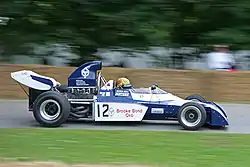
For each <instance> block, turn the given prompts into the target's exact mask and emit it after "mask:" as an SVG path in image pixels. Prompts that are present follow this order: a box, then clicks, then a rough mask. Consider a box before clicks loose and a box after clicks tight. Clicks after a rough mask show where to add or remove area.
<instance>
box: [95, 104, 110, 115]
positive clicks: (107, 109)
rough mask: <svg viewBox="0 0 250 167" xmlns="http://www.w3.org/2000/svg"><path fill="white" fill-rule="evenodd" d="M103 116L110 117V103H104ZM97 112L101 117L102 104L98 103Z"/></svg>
mask: <svg viewBox="0 0 250 167" xmlns="http://www.w3.org/2000/svg"><path fill="white" fill-rule="evenodd" d="M101 106H102V110H103V109H104V110H103V112H102V117H108V116H109V115H108V114H107V112H108V111H109V105H108V104H102V105H101ZM97 113H98V117H100V115H101V114H100V113H101V109H100V104H98V105H97Z"/></svg>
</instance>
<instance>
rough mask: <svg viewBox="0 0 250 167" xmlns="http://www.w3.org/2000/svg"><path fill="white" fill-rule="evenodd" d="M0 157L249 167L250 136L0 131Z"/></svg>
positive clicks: (184, 133)
mask: <svg viewBox="0 0 250 167" xmlns="http://www.w3.org/2000/svg"><path fill="white" fill-rule="evenodd" d="M0 157H1V158H2V159H4V158H15V159H16V160H22V161H24V160H25V161H27V160H28V161H30V160H39V161H41V160H50V161H62V162H66V163H88V164H93V163H109V164H113V163H126V164H148V165H163V166H168V167H181V166H185V167H193V166H202V167H224V166H228V167H236V166H240V167H245V166H249V164H250V135H245V134H237V135H236V134H217V133H214V134H213V133H188V132H153V131H152V132H146V131H109V130H106V131H99V130H82V129H81V130H72V129H0Z"/></svg>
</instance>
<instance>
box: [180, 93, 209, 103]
mask: <svg viewBox="0 0 250 167" xmlns="http://www.w3.org/2000/svg"><path fill="white" fill-rule="evenodd" d="M185 100H192V101H199V102H206V101H207V100H206V99H205V98H204V97H202V96H201V95H197V94H193V95H190V96H188V97H186V98H185Z"/></svg>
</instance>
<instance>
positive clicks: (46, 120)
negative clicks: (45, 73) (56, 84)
mask: <svg viewBox="0 0 250 167" xmlns="http://www.w3.org/2000/svg"><path fill="white" fill-rule="evenodd" d="M69 114H70V104H69V102H68V100H67V99H66V98H65V97H64V96H63V95H62V94H60V93H58V92H54V91H48V92H44V93H42V94H40V95H39V96H38V97H37V99H36V100H35V102H34V108H33V116H34V117H35V119H36V121H37V122H38V123H40V124H41V125H42V126H44V127H58V126H60V125H61V124H63V123H64V122H65V121H66V120H67V119H68V117H69Z"/></svg>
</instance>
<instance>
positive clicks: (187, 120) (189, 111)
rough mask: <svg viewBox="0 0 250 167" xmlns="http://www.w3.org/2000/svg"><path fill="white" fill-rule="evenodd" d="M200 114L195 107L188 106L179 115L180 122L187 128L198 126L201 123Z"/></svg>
mask: <svg viewBox="0 0 250 167" xmlns="http://www.w3.org/2000/svg"><path fill="white" fill-rule="evenodd" d="M201 117H202V116H201V112H200V110H199V108H197V107H195V106H188V107H186V108H184V109H183V111H182V113H181V120H182V122H183V123H184V124H185V125H186V126H189V127H194V126H196V125H198V124H199V123H200V121H201Z"/></svg>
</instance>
